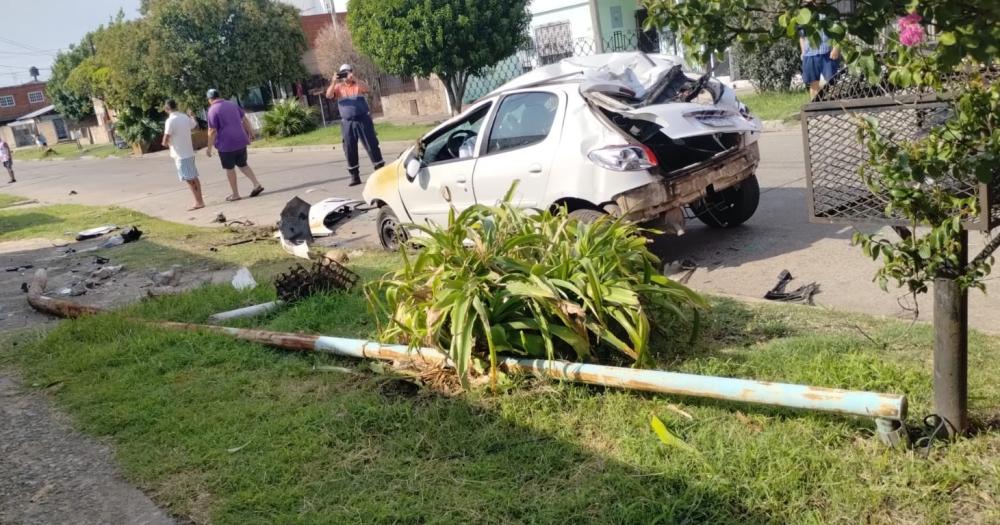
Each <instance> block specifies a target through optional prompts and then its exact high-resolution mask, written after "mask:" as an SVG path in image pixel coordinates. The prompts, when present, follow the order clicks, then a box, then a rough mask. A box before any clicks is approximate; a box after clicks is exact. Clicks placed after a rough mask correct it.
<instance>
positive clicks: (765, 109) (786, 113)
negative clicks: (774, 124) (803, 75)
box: [740, 91, 809, 121]
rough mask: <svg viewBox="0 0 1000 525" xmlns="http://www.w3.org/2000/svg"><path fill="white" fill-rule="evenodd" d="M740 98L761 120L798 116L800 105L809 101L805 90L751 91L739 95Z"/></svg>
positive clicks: (786, 118) (787, 118)
mask: <svg viewBox="0 0 1000 525" xmlns="http://www.w3.org/2000/svg"><path fill="white" fill-rule="evenodd" d="M740 100H741V101H743V103H744V104H746V105H747V107H749V108H750V111H752V112H753V114H754V115H756V116H757V118H759V119H761V120H781V121H786V120H791V119H794V118H797V117H798V114H799V111H800V110H801V109H802V106H803V105H804V104H806V103H807V102H809V93H808V92H806V91H792V92H790V93H776V92H764V93H752V94H748V95H740Z"/></svg>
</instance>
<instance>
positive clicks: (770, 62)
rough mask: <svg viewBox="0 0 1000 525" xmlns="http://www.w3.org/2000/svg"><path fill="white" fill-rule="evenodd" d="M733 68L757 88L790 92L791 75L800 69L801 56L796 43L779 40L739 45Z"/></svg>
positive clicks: (759, 89)
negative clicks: (760, 43) (761, 43)
mask: <svg viewBox="0 0 1000 525" xmlns="http://www.w3.org/2000/svg"><path fill="white" fill-rule="evenodd" d="M735 55H736V57H735V58H736V67H737V68H738V69H739V72H740V75H741V76H743V77H744V78H746V79H749V80H750V83H751V84H753V86H754V87H755V88H757V91H790V90H791V89H792V78H794V77H795V75H797V74H799V73H801V72H802V57H801V52H800V50H799V46H798V44H797V43H795V42H793V41H791V40H787V39H786V40H780V41H778V42H774V43H771V44H767V45H756V46H755V45H740V46H739V47H738V48H737V52H736V53H735Z"/></svg>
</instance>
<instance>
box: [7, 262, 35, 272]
mask: <svg viewBox="0 0 1000 525" xmlns="http://www.w3.org/2000/svg"><path fill="white" fill-rule="evenodd" d="M32 268H34V265H31V264H22V265H21V266H11V267H10V268H7V270H6V271H8V272H21V271H24V270H30V269H32Z"/></svg>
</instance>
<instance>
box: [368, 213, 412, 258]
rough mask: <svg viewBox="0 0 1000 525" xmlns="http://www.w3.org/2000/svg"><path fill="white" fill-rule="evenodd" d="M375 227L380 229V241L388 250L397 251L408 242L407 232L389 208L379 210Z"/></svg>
mask: <svg viewBox="0 0 1000 525" xmlns="http://www.w3.org/2000/svg"><path fill="white" fill-rule="evenodd" d="M375 226H376V228H378V240H379V242H380V243H382V247H383V248H385V249H386V250H389V251H397V250H399V247H400V246H402V245H403V243H404V242H406V230H404V229H403V226H402V224H400V222H399V218H397V217H396V214H395V213H393V212H392V209H390V208H389V207H388V206H382V207H381V208H379V209H378V216H377V217H376V218H375Z"/></svg>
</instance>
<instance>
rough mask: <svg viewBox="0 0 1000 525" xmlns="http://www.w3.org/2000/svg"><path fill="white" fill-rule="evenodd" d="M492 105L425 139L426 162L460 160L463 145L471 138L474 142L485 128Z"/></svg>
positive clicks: (481, 108) (487, 105)
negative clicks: (484, 123) (484, 124)
mask: <svg viewBox="0 0 1000 525" xmlns="http://www.w3.org/2000/svg"><path fill="white" fill-rule="evenodd" d="M491 105H492V104H490V103H487V104H483V105H482V106H479V107H478V108H476V109H475V110H473V111H472V113H469V115H468V116H466V118H464V119H462V120H460V121H459V122H456V123H455V124H452V125H451V126H449V127H446V128H444V129H441V130H438V131H437V132H435V133H434V134H432V135H430V136H428V137H427V138H426V139H424V141H423V145H424V155H423V160H424V162H425V163H427V164H434V163H436V162H444V161H446V160H452V159H456V158H459V152H460V150H461V149H462V144H463V143H465V142H466V141H468V140H469V139H470V138H473V140H474V137H476V136H478V135H479V131H480V129H482V127H483V122H484V121H485V120H486V114H487V113H489V111H490V106H491Z"/></svg>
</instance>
